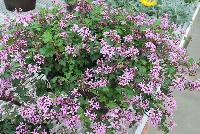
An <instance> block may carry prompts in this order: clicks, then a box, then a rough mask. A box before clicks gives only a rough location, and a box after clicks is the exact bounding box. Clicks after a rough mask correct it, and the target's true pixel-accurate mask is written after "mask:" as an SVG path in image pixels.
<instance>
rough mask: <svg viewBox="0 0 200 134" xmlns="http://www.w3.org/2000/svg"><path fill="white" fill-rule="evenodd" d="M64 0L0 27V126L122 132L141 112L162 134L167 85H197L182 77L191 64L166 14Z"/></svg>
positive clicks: (168, 115) (170, 101) (171, 103)
mask: <svg viewBox="0 0 200 134" xmlns="http://www.w3.org/2000/svg"><path fill="white" fill-rule="evenodd" d="M66 6H67V5H58V6H56V5H55V7H54V8H52V9H51V10H50V9H42V10H41V12H39V13H38V14H34V15H30V16H21V17H22V18H23V19H20V18H17V20H16V21H13V20H11V23H10V24H8V25H7V24H5V25H3V26H2V28H1V33H2V35H0V42H1V44H3V45H2V46H1V50H0V55H1V56H0V63H1V66H0V67H1V68H0V100H1V107H0V116H2V118H1V120H0V124H2V125H0V128H1V130H2V131H3V133H17V134H21V133H55V134H57V133H69V134H74V133H95V134H106V133H128V131H129V128H133V127H134V126H138V124H140V122H141V119H142V117H143V115H144V114H146V115H147V116H148V119H149V122H150V124H151V125H152V126H154V127H159V128H160V129H161V130H162V131H164V132H165V133H168V132H169V131H170V130H171V129H172V128H173V127H174V126H175V125H174V122H173V121H172V120H171V119H172V115H173V111H174V109H175V108H176V101H175V99H174V98H173V95H172V92H173V90H175V89H177V90H180V91H182V90H185V89H186V88H189V87H190V88H191V89H193V90H199V85H200V84H199V81H194V82H192V81H190V80H188V79H187V77H186V76H187V75H188V74H190V73H191V72H194V71H195V69H196V64H195V62H193V61H192V60H191V59H190V58H189V57H188V56H187V53H186V50H185V49H184V48H179V47H178V45H179V41H180V38H179V37H178V36H176V34H175V33H174V31H175V30H176V27H175V25H171V24H170V23H169V21H168V18H167V17H168V16H167V15H163V16H162V17H161V18H160V19H154V18H150V17H148V16H147V15H145V14H143V13H135V14H134V15H133V13H132V12H129V11H126V9H123V8H119V9H109V8H108V7H107V5H106V4H105V3H104V2H103V1H96V0H95V1H92V2H91V1H90V2H87V1H86V0H81V1H79V2H78V3H77V4H76V7H75V8H74V10H71V9H70V12H68V11H67V8H66ZM24 24H26V25H24ZM158 89H159V90H158ZM143 132H144V133H146V132H145V131H143Z"/></svg>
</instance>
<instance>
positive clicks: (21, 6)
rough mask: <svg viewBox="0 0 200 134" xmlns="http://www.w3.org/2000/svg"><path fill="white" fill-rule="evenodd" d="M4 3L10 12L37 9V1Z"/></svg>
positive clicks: (20, 0)
mask: <svg viewBox="0 0 200 134" xmlns="http://www.w3.org/2000/svg"><path fill="white" fill-rule="evenodd" d="M4 3H5V6H6V9H7V10H9V11H15V10H17V11H22V12H27V11H30V10H33V9H35V5H36V0H4Z"/></svg>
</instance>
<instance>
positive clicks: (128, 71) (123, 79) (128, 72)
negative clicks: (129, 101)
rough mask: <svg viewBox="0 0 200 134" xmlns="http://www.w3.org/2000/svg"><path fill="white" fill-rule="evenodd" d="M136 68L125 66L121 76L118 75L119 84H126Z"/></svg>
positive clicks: (130, 79) (131, 78)
mask: <svg viewBox="0 0 200 134" xmlns="http://www.w3.org/2000/svg"><path fill="white" fill-rule="evenodd" d="M135 72H136V68H126V69H125V70H124V73H123V75H122V76H119V77H118V81H119V85H121V86H126V85H128V84H129V83H130V82H131V81H132V80H133V77H134V75H135Z"/></svg>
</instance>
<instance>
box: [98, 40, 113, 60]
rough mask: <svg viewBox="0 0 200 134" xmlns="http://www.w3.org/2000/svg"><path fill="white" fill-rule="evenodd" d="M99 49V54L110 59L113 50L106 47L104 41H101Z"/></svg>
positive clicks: (108, 46)
mask: <svg viewBox="0 0 200 134" xmlns="http://www.w3.org/2000/svg"><path fill="white" fill-rule="evenodd" d="M101 47H102V48H101V50H100V53H101V54H103V56H104V57H106V58H108V59H110V58H112V57H113V55H114V54H115V48H114V47H111V46H110V45H108V44H107V42H106V41H104V40H102V41H101Z"/></svg>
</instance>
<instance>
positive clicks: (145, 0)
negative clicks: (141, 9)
mask: <svg viewBox="0 0 200 134" xmlns="http://www.w3.org/2000/svg"><path fill="white" fill-rule="evenodd" d="M140 3H141V4H142V5H144V6H146V7H152V6H155V5H156V4H157V0H140Z"/></svg>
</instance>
